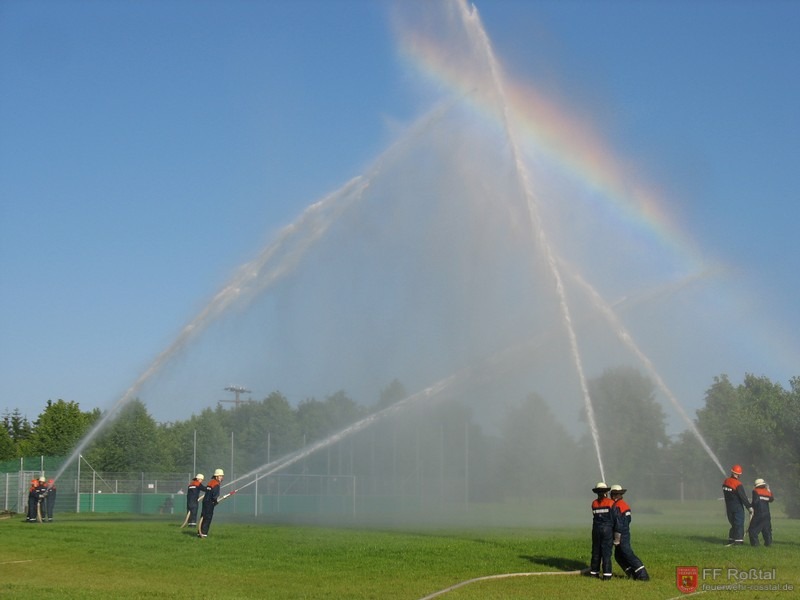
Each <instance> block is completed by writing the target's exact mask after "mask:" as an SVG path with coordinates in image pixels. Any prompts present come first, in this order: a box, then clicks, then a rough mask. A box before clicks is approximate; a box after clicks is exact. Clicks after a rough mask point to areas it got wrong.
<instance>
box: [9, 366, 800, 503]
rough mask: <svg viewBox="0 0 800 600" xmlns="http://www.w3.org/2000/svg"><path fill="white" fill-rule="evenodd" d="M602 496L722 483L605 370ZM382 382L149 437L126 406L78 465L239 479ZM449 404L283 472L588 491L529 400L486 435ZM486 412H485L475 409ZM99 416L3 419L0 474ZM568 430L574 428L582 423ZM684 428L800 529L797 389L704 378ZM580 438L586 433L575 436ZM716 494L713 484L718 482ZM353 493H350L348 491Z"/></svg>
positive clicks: (390, 482) (548, 417)
mask: <svg viewBox="0 0 800 600" xmlns="http://www.w3.org/2000/svg"><path fill="white" fill-rule="evenodd" d="M589 393H590V397H591V399H592V403H593V407H594V415H595V420H596V427H597V430H598V434H599V440H600V447H601V455H602V461H603V465H604V469H605V473H606V474H607V475H606V476H607V477H608V478H609V479H611V480H612V481H609V482H608V483H609V484H610V483H617V482H622V483H624V484H625V487H627V488H628V489H631V490H636V494H637V497H640V498H642V497H650V498H687V499H692V498H716V497H718V496H719V483H721V481H722V479H723V478H724V476H725V474H721V473H720V472H719V468H718V467H717V466H716V465H715V462H714V461H713V460H712V459H711V458H710V456H709V455H708V453H707V452H706V450H705V449H704V448H703V445H702V444H701V443H700V441H699V440H698V439H697V437H696V436H695V435H694V434H693V433H692V432H691V431H690V430H689V429H687V430H686V431H684V432H682V433H681V434H680V435H678V436H674V437H670V436H668V434H667V433H666V416H665V413H664V411H663V409H662V407H661V405H660V404H659V402H658V401H657V395H656V389H655V386H654V384H653V383H652V381H651V380H650V379H649V378H648V377H647V376H645V375H643V374H642V373H641V372H640V371H638V370H637V369H634V368H630V367H618V368H614V369H609V370H607V371H605V372H604V373H603V374H602V375H600V376H599V377H597V378H595V379H592V380H590V381H589ZM407 395H408V394H407V392H406V390H405V389H404V387H403V385H402V384H401V383H400V382H399V381H396V380H395V381H393V382H391V383H390V384H389V385H388V386H387V387H386V388H385V389H384V390H383V391H382V392H381V394H380V398H379V399H378V401H377V402H376V403H375V405H374V406H369V407H367V406H363V405H361V404H359V403H357V402H355V401H354V400H352V399H351V398H350V397H349V396H348V395H347V394H346V393H345V392H344V391H338V392H336V393H334V394H332V395H330V396H327V397H326V398H325V399H323V400H317V399H314V398H311V399H307V400H304V401H302V402H300V403H299V404H297V406H292V405H291V404H290V402H289V400H288V399H287V398H286V397H285V396H284V395H283V394H281V393H280V392H278V391H275V392H272V393H271V394H269V395H268V396H266V397H265V398H263V399H262V400H259V401H250V402H243V403H239V404H237V405H236V406H235V407H229V408H222V407H221V405H218V406H217V407H216V408H206V409H204V410H203V411H202V412H200V413H199V414H196V415H192V416H191V417H190V418H188V419H187V420H185V421H175V422H169V423H158V422H156V421H155V420H154V419H153V417H152V416H151V415H150V414H149V413H148V411H147V407H146V406H145V404H144V403H143V402H141V401H140V400H134V401H131V402H130V403H129V404H128V405H127V406H126V407H124V408H123V409H122V410H121V412H120V415H119V416H118V417H117V418H115V419H114V420H113V421H112V422H111V423H110V424H109V425H108V426H106V427H105V429H104V430H103V431H102V432H101V433H100V434H99V435H98V436H97V437H96V439H95V440H94V442H93V443H92V444H91V445H90V446H89V447H88V448H87V449H86V450H85V452H84V453H83V455H84V457H85V458H86V459H87V460H88V461H89V462H90V463H91V465H92V466H93V467H94V468H95V469H97V470H99V471H105V472H141V471H143V472H171V473H178V472H185V473H190V472H191V471H192V470H193V467H195V465H198V466H202V468H214V467H217V466H222V467H233V469H234V471H235V473H232V475H237V474H243V473H246V472H249V471H251V470H254V469H257V468H259V467H260V466H262V465H266V464H267V463H268V462H270V461H274V460H276V459H278V458H280V457H282V456H285V455H288V454H289V453H291V452H295V451H297V450H300V449H302V448H304V447H306V446H308V445H310V444H313V443H315V442H318V441H319V440H323V439H326V438H327V437H328V436H330V435H332V434H334V433H336V432H339V431H341V430H343V429H344V428H346V427H348V426H350V425H351V424H353V423H355V422H357V421H359V420H360V419H363V418H365V417H367V416H369V415H371V414H373V413H376V412H378V411H381V410H383V409H386V408H388V407H391V406H392V405H393V404H394V403H396V402H399V401H401V400H403V399H404V398H406V397H407ZM458 400H459V399H453V400H449V401H446V402H441V403H436V404H435V405H432V406H428V405H420V406H413V407H410V408H409V409H407V410H403V411H397V412H396V413H393V414H392V417H391V418H386V419H381V420H378V421H377V422H376V423H375V424H373V425H371V426H370V427H368V428H365V429H363V430H362V431H359V432H358V433H356V434H355V435H352V436H348V437H347V438H344V439H342V440H341V441H338V442H337V443H336V444H331V445H330V446H328V447H326V449H325V450H324V451H321V452H317V453H315V454H314V455H311V456H309V457H308V458H307V459H304V460H303V461H302V463H299V464H296V465H293V466H292V467H291V469H290V470H293V471H294V472H307V473H319V474H328V475H331V474H332V475H343V474H347V475H356V476H359V477H360V478H363V479H362V481H366V482H368V484H367V485H368V486H369V487H368V490H367V491H369V490H370V489H371V491H372V492H374V493H387V494H391V493H393V492H397V491H398V490H400V491H404V493H406V492H408V490H414V489H418V490H428V491H430V490H436V493H437V494H442V495H446V494H450V495H454V496H457V495H463V494H467V495H468V496H469V498H470V499H471V500H473V501H497V500H503V499H507V498H526V497H539V496H542V495H550V496H552V495H554V494H555V495H560V496H564V497H579V496H585V495H586V493H587V490H588V489H589V488H590V487H591V486H592V485H593V484H594V483H595V481H596V480H597V478H598V462H597V459H596V458H595V456H596V452H595V448H594V441H593V439H592V437H591V436H590V435H589V434H588V433H586V434H583V435H578V434H576V433H575V432H571V431H569V430H568V429H567V428H566V427H565V426H564V425H563V424H562V423H561V422H560V421H559V420H558V419H557V418H556V417H555V415H554V413H553V411H552V410H551V408H550V406H549V405H548V403H547V402H546V400H545V399H544V398H543V397H541V396H540V395H538V394H536V393H531V394H529V395H528V396H527V397H524V398H520V399H518V400H517V401H514V402H511V403H509V404H508V405H506V406H505V407H504V408H503V409H502V411H501V415H500V418H499V420H498V421H497V422H495V423H492V424H489V423H487V422H485V420H482V419H481V418H480V417H479V416H478V414H477V411H475V410H474V408H473V405H470V404H468V403H465V402H459V401H458ZM486 400H487V401H489V400H492V401H495V400H496V399H494V398H492V399H489V398H487V399H486ZM101 416H102V413H101V411H99V410H98V409H95V410H92V411H89V412H84V411H81V409H80V406H79V405H78V403H77V402H75V401H65V400H57V401H55V402H53V401H48V402H47V404H46V406H45V408H44V410H43V411H42V413H41V414H40V415H39V416H38V418H37V419H36V420H35V421H33V422H29V421H28V420H27V418H26V417H24V416H23V415H21V414H20V411H19V410H14V411H13V412H12V411H8V410H6V412H5V413H4V414H3V416H2V425H3V426H2V427H0V460H7V459H13V458H18V457H20V456H39V455H45V456H66V455H68V454H69V453H70V452H71V451H72V449H73V448H74V447H75V446H76V445H77V443H78V442H79V441H80V440H81V439H82V438H83V436H84V435H86V433H87V432H88V431H89V430H90V429H91V427H92V425H94V424H95V423H96V422H97V421H98V420H99V419H100V418H101ZM580 417H581V418H583V419H584V420H585V415H584V414H583V413H582V414H581V415H580ZM694 424H695V425H696V427H697V429H698V430H699V431H700V432H701V434H702V436H703V439H704V441H705V442H706V444H707V445H708V447H710V448H711V449H712V450H713V453H714V454H715V455H716V456H717V457H718V459H719V461H720V462H721V465H722V466H723V469H728V468H729V467H730V465H732V464H741V465H742V466H743V467H744V469H745V479H744V480H745V482H746V483H747V484H748V486H749V487H752V481H750V479H753V480H754V479H755V478H756V477H763V478H765V479H767V481H769V482H770V484H771V486H772V489H773V490H775V492H776V495H777V496H778V497H779V499H780V500H782V501H783V502H784V506H785V508H786V511H787V513H788V514H789V515H790V516H792V517H796V518H800V493H798V492H800V378H798V377H795V378H793V379H792V380H791V381H790V388H789V389H788V390H787V389H785V388H784V387H782V386H781V385H780V384H779V383H775V382H772V381H770V380H769V379H768V378H766V377H757V376H754V375H751V374H746V375H745V377H744V380H743V382H742V383H741V384H738V385H735V384H733V383H732V382H731V381H730V380H729V378H728V377H727V376H726V375H721V376H719V377H715V378H714V380H713V383H712V385H711V386H710V387H709V388H708V390H707V391H706V393H705V404H704V406H703V407H702V408H700V409H699V410H698V411H697V413H696V418H695V419H694ZM584 429H588V428H586V427H584ZM718 480H719V481H718ZM360 489H363V488H360Z"/></svg>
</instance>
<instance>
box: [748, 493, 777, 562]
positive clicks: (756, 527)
mask: <svg viewBox="0 0 800 600" xmlns="http://www.w3.org/2000/svg"><path fill="white" fill-rule="evenodd" d="M754 485H755V487H754V488H753V518H752V520H751V521H750V527H748V528H747V533H748V534H749V535H750V545H751V546H758V534H759V533H760V534H762V535H763V536H764V545H765V546H771V545H772V517H771V516H770V514H769V504H770V502H772V501H773V500H775V497H774V496H773V495H772V492H771V491H770V489H769V485H767V482H766V481H764V480H763V479H760V478H759V479H756V482H755V484H754Z"/></svg>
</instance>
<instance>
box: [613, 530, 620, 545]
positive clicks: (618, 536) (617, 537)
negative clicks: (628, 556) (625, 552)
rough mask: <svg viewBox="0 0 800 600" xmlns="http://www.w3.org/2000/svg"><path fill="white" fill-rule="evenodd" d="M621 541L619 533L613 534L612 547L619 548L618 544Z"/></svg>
mask: <svg viewBox="0 0 800 600" xmlns="http://www.w3.org/2000/svg"><path fill="white" fill-rule="evenodd" d="M621 541H622V534H621V533H615V534H614V545H615V546H619V543H620V542H621Z"/></svg>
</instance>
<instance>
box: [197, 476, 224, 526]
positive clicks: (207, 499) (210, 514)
mask: <svg viewBox="0 0 800 600" xmlns="http://www.w3.org/2000/svg"><path fill="white" fill-rule="evenodd" d="M224 476H225V473H224V472H223V471H222V469H217V470H216V471H214V477H212V479H211V481H209V482H208V485H207V486H206V495H205V496H203V511H202V513H201V514H200V525H199V526H198V528H197V537H201V538H204V537H208V529H209V527H211V520H212V519H213V518H214V507H216V506H217V502H218V501H219V492H220V484H221V483H222V479H223V478H224Z"/></svg>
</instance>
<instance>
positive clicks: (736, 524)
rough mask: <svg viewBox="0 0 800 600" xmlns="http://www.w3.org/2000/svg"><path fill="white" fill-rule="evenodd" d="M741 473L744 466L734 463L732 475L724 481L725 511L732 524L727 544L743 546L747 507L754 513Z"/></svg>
mask: <svg viewBox="0 0 800 600" xmlns="http://www.w3.org/2000/svg"><path fill="white" fill-rule="evenodd" d="M741 475H742V467H740V466H739V465H733V466H732V467H731V475H730V477H728V478H727V479H726V480H725V481H723V482H722V494H723V496H724V497H725V511H726V513H727V515H728V523H730V524H731V528H730V530H729V531H728V543H727V544H726V546H741V545H742V544H744V509H745V508H747V510H748V511H750V514H751V515H752V514H753V506H752V505H751V504H750V500H748V499H747V492H745V491H744V485H743V484H742V482H741V481H739V477H741Z"/></svg>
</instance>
